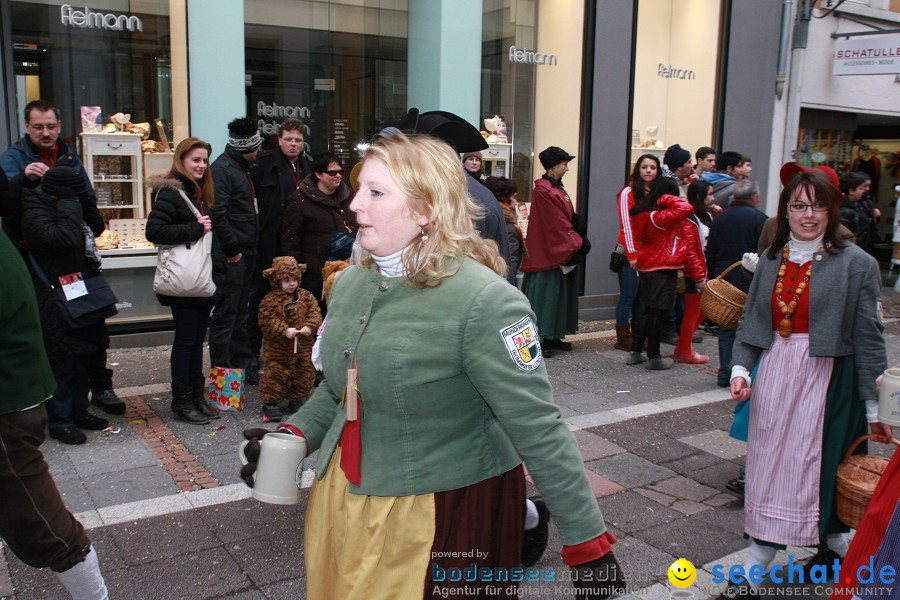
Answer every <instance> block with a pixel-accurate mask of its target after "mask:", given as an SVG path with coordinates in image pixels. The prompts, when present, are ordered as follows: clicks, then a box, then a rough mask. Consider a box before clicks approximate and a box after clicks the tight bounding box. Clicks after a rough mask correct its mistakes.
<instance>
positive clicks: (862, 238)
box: [841, 196, 874, 252]
mask: <svg viewBox="0 0 900 600" xmlns="http://www.w3.org/2000/svg"><path fill="white" fill-rule="evenodd" d="M872 222H873V221H872V214H871V213H870V212H869V210H868V209H867V207H866V204H865V202H864V201H862V200H859V201H857V202H851V201H850V200H847V198H846V196H845V197H844V200H843V202H841V224H843V225H844V226H846V227H847V229H849V230H850V231H852V232H853V235H855V236H856V245H857V246H859V247H860V248H862V249H863V250H865V251H866V252H868V251H869V250H871V246H872V245H874V244H873V240H872V235H871V233H872Z"/></svg>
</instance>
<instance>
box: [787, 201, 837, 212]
mask: <svg viewBox="0 0 900 600" xmlns="http://www.w3.org/2000/svg"><path fill="white" fill-rule="evenodd" d="M810 208H811V209H813V212H825V211H827V210H828V205H827V204H825V203H824V202H816V203H815V204H804V203H803V202H795V203H791V204H788V210H790V211H791V212H795V213H804V212H806V211H807V210H808V209H810Z"/></svg>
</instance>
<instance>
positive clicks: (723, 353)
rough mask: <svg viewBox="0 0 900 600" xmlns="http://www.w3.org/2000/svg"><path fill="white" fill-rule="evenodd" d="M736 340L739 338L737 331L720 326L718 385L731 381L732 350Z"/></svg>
mask: <svg viewBox="0 0 900 600" xmlns="http://www.w3.org/2000/svg"><path fill="white" fill-rule="evenodd" d="M735 338H737V332H736V331H734V330H733V329H728V328H727V327H722V326H721V325H719V371H718V374H717V378H716V379H717V381H718V383H728V382H729V381H731V348H732V346H734V340H735Z"/></svg>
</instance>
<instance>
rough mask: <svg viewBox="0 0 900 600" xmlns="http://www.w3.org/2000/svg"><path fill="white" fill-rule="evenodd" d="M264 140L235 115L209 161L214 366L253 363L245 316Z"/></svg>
mask: <svg viewBox="0 0 900 600" xmlns="http://www.w3.org/2000/svg"><path fill="white" fill-rule="evenodd" d="M260 145H262V138H261V137H260V135H259V130H258V129H257V128H256V123H255V122H254V121H251V120H250V119H247V118H239V119H235V120H233V121H232V122H231V123H229V124H228V144H226V145H225V151H224V152H223V153H222V154H220V155H219V157H218V158H216V160H215V161H214V162H213V164H212V165H211V166H210V171H212V178H213V184H214V185H215V188H216V199H215V203H214V204H213V208H212V211H210V218H211V219H212V229H213V234H214V238H213V239H214V240H215V244H214V246H213V272H214V278H215V279H216V288H217V289H216V295H215V297H214V306H213V312H212V316H211V317H210V321H209V360H210V363H211V365H212V366H213V367H231V368H238V369H246V368H247V367H248V366H249V365H250V359H251V352H250V338H249V335H248V332H247V315H248V310H249V300H250V284H251V282H252V280H253V272H254V270H253V269H254V266H255V262H256V246H257V244H258V243H259V224H258V222H257V216H256V212H257V211H256V198H255V195H254V190H253V183H252V181H251V179H250V166H251V165H252V164H253V161H255V160H256V152H257V151H258V150H259V147H260Z"/></svg>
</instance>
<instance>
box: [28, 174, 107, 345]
mask: <svg viewBox="0 0 900 600" xmlns="http://www.w3.org/2000/svg"><path fill="white" fill-rule="evenodd" d="M82 221H83V222H84V223H87V225H88V226H89V227H90V228H91V230H92V231H93V232H94V234H95V235H99V234H100V233H102V232H103V229H104V225H103V218H102V217H101V216H100V211H98V210H97V206H96V203H95V202H94V201H93V199H92V198H85V200H84V201H79V200H78V199H77V198H56V197H54V196H50V195H49V194H46V193H44V192H43V191H42V190H27V191H26V192H25V193H24V195H23V197H22V241H23V243H24V245H25V247H26V248H27V249H28V252H29V253H30V254H31V256H33V257H34V260H35V261H36V262H37V263H38V266H40V268H41V270H42V271H43V272H44V275H45V276H46V277H47V279H48V280H50V281H51V282H53V281H57V280H58V278H59V277H60V276H62V275H69V274H71V273H79V272H80V273H81V274H82V277H83V278H84V279H87V278H89V277H93V276H95V275H97V274H99V273H100V265H99V264H98V263H97V262H95V261H94V260H93V259H92V258H90V257H88V256H87V255H86V254H85V251H86V248H85V234H84V228H83V227H82ZM29 262H30V261H29ZM29 268H31V265H30V264H29ZM32 278H33V279H34V284H35V291H36V292H37V297H38V307H39V310H40V313H41V326H42V328H43V332H44V346H45V347H46V350H47V356H48V357H49V358H50V361H51V362H54V361H58V360H61V359H63V358H68V357H71V356H90V355H93V354H94V353H96V352H98V351H100V350H104V349H106V348H107V347H108V346H109V335H108V334H107V333H106V325H105V324H104V323H103V322H102V321H100V322H98V323H94V324H93V325H88V326H87V327H82V328H79V329H74V330H68V329H67V328H66V327H65V326H64V325H63V320H62V317H61V316H60V314H59V312H58V309H57V308H56V304H55V302H54V300H53V292H52V291H51V289H50V288H49V287H48V286H47V285H46V284H44V283H43V282H42V281H41V280H40V278H39V277H38V276H37V275H36V274H34V273H32Z"/></svg>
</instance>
